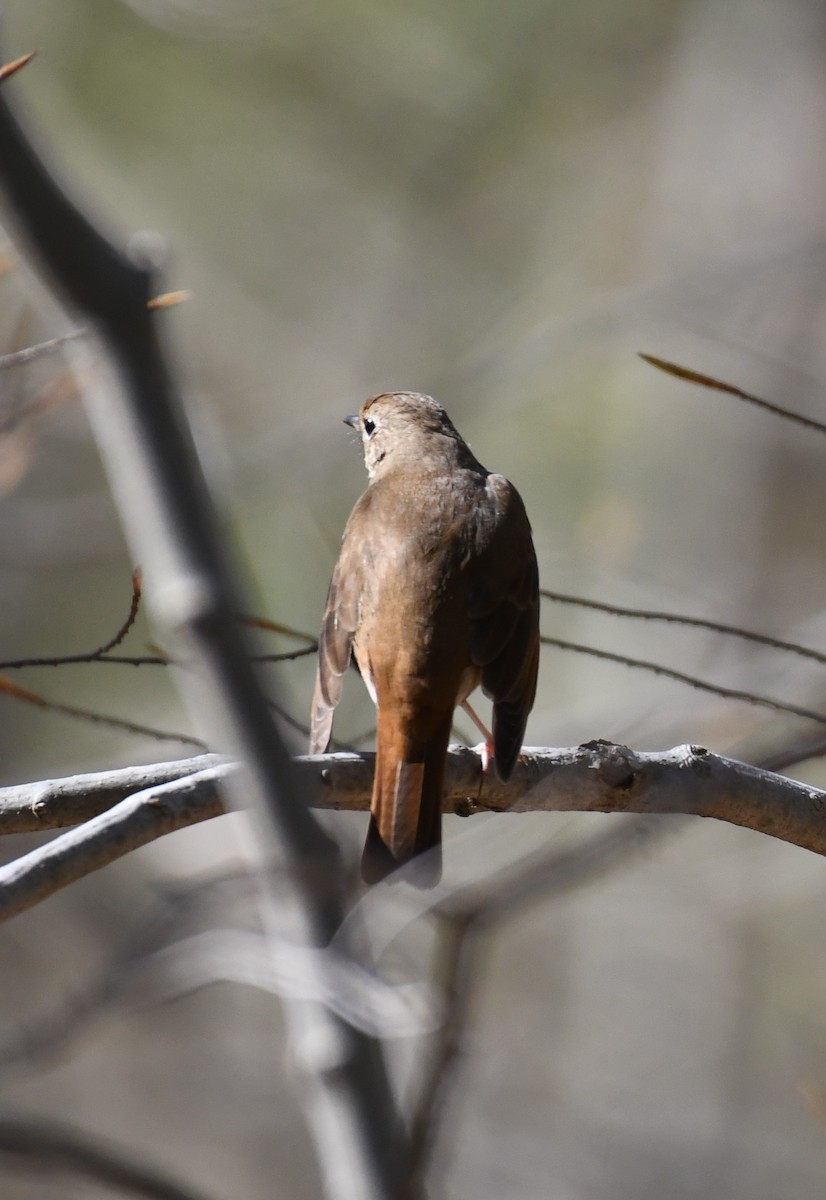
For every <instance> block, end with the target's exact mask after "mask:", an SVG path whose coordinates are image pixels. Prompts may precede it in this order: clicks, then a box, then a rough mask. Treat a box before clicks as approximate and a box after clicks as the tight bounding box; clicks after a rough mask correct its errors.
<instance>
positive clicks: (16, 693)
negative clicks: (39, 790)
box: [0, 675, 207, 750]
mask: <svg viewBox="0 0 826 1200" xmlns="http://www.w3.org/2000/svg"><path fill="white" fill-rule="evenodd" d="M0 692H1V693H2V694H3V695H5V696H9V697H10V698H11V699H12V700H22V701H23V702H24V704H33V705H34V706H35V708H42V709H44V710H46V711H47V712H54V713H60V714H61V715H62V716H64V717H73V718H74V719H75V720H78V721H87V722H89V724H91V725H105V726H106V727H107V729H119V730H121V731H122V732H124V733H134V734H136V735H137V736H138V737H147V738H152V739H153V740H154V741H156V742H179V743H180V744H181V745H183V746H193V747H195V748H196V749H201V750H206V748H207V745H206V742H204V741H202V740H201V738H197V737H193V736H192V735H191V734H189V733H176V732H174V731H173V730H170V729H158V728H156V727H155V726H153V725H142V724H140V723H139V722H137V721H130V720H128V719H127V718H126V717H113V716H111V715H110V714H109V713H102V712H97V711H96V710H95V709H91V708H80V707H78V705H76V704H63V703H61V701H59V700H48V699H47V698H46V697H45V696H41V695H40V693H39V692H34V691H32V689H31V688H27V687H23V686H22V685H21V684H19V683H15V682H14V680H12V679H7V678H6V677H5V676H3V675H0Z"/></svg>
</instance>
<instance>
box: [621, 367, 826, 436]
mask: <svg viewBox="0 0 826 1200" xmlns="http://www.w3.org/2000/svg"><path fill="white" fill-rule="evenodd" d="M640 358H641V359H643V361H644V362H647V363H650V364H651V366H652V367H657V369H658V370H660V371H665V373H666V375H674V376H676V378H677V379H685V380H687V382H688V383H696V384H699V386H700V387H705V388H711V389H712V390H713V391H716V392H725V393H726V394H727V395H729V396H736V397H737V399H738V400H745V401H747V403H749V404H755V405H756V406H757V407H758V408H763V409H765V410H766V411H767V412H770V413H772V414H773V415H774V416H775V417H782V418H783V419H784V420H785V421H793V422H794V423H795V424H796V425H802V426H803V427H804V428H805V429H813V430H814V431H815V433H826V424H824V423H823V421H816V420H815V419H814V417H804V416H802V415H801V414H800V413H796V412H792V410H791V409H789V408H783V407H782V406H781V405H779V404H772V403H771V402H770V401H769V400H762V399H761V398H760V397H759V396H753V395H752V394H751V392H744V391H743V390H742V389H741V388H738V387H734V386H733V385H732V384H730V383H723V381H722V380H721V379H715V378H714V377H713V376H712V375H701V374H700V372H699V371H692V370H691V368H690V367H681V366H678V364H677V363H673V362H668V360H667V359H665V358H657V357H655V355H653V354H642V353H640Z"/></svg>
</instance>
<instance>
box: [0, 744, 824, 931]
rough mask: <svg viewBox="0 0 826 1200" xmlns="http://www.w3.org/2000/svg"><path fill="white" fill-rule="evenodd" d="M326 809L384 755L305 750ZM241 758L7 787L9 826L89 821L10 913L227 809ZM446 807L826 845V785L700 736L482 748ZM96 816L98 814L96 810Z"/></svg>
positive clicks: (28, 860)
mask: <svg viewBox="0 0 826 1200" xmlns="http://www.w3.org/2000/svg"><path fill="white" fill-rule="evenodd" d="M294 765H295V769H296V772H297V774H298V777H299V779H300V781H301V784H302V787H303V789H304V792H305V794H306V795H307V797H308V799H309V800H310V803H311V804H312V805H313V806H314V807H316V808H327V809H340V810H349V811H358V812H361V811H365V810H366V809H368V808H369V806H370V791H371V784H372V775H373V755H372V754H328V755H319V756H316V757H306V758H298V759H295V760H294ZM238 769H239V768H238V767H237V766H236V765H235V764H234V763H231V762H229V761H227V760H225V759H220V758H218V756H216V755H202V756H201V757H199V758H191V759H184V760H182V761H179V762H174V763H159V764H155V765H152V766H148V767H130V768H127V769H126V770H124V771H108V772H102V773H101V774H99V775H77V776H74V777H72V778H69V779H57V780H51V781H48V782H43V783H32V784H25V785H21V786H19V787H12V788H3V789H0V833H2V832H6V833H8V832H21V831H24V830H34V829H42V830H45V829H55V828H61V827H63V826H66V825H67V824H71V823H72V822H81V821H85V823H83V824H79V825H78V828H76V829H73V830H72V831H71V832H69V833H64V834H62V835H61V836H59V837H57V838H55V839H54V840H53V841H51V842H50V843H49V844H48V845H46V846H42V847H40V848H39V849H37V850H33V851H32V852H31V853H29V854H27V855H25V856H23V857H22V858H20V859H17V860H16V861H15V862H12V863H10V864H8V866H5V867H3V868H2V869H0V919H4V918H6V917H10V916H13V915H14V914H15V913H18V912H21V911H22V910H23V909H25V908H29V907H31V906H32V905H33V904H36V903H38V902H39V901H40V900H42V899H44V898H45V897H46V896H49V895H51V894H52V893H53V892H56V891H58V890H59V889H60V888H63V887H65V886H66V885H67V884H69V883H71V882H73V881H74V880H75V879H79V878H81V877H82V876H84V875H87V874H89V873H90V872H91V871H95V870H98V869H99V868H100V867H102V866H105V865H106V864H107V863H109V862H113V861H114V860H115V859H117V858H120V857H121V856H122V855H124V854H127V853H128V852H129V851H130V850H134V849H136V848H137V847H138V846H143V845H145V844H146V843H147V842H150V841H153V840H154V839H155V838H159V837H162V836H163V835H164V834H166V833H171V832H172V831H173V830H176V829H183V828H185V827H186V826H188V825H194V824H196V823H197V822H199V821H205V820H208V819H209V818H210V817H215V816H218V815H220V814H221V813H222V812H223V811H224V808H223V806H222V802H221V798H220V795H219V790H218V784H219V782H220V781H221V780H223V779H225V778H226V776H227V775H228V774H230V773H232V772H235V771H237V770H238ZM444 811H445V812H448V813H451V812H453V813H460V814H462V815H464V816H470V815H472V814H473V813H477V812H502V813H504V812H509V813H522V812H605V813H609V812H633V813H684V814H687V815H689V816H698V817H714V818H716V819H717V820H719V821H728V822H730V823H731V824H734V825H742V826H744V827H745V828H747V829H754V830H756V831H757V832H759V833H765V834H769V835H770V836H772V837H776V838H780V839H782V840H783V841H786V842H792V843H793V844H794V845H796V846H802V847H804V848H805V849H807V850H813V851H814V852H815V853H816V854H826V792H822V791H819V790H818V789H817V788H812V787H808V786H807V785H805V784H802V783H797V782H796V781H795V780H792V779H786V778H784V777H783V776H781V775H775V774H773V773H772V772H770V771H762V770H760V769H759V768H758V767H753V766H749V765H748V764H747V763H741V762H736V761H735V760H733V759H728V758H722V757H721V756H720V755H716V754H710V753H709V752H708V751H706V750H703V749H701V748H699V747H693V746H677V747H675V749H673V750H668V751H664V752H659V753H653V754H645V753H639V752H636V751H633V750H629V749H628V748H627V747H625V746H615V745H613V744H612V743H609V742H591V743H589V744H587V745H585V746H577V747H574V748H572V749H564V750H540V749H528V750H526V751H525V752H524V754H523V756H522V758H521V760H520V761H519V762H518V763H517V766H516V769H515V770H514V773H513V776H512V778H511V780H510V781H509V783H507V784H503V783H500V782H499V781H498V780H497V779H496V778H495V776H493V775H487V776H483V775H482V770H481V763H480V760H479V756H478V755H477V754H476V753H475V752H474V751H472V750H467V749H462V748H458V747H454V748H453V749H452V750H451V751H450V754H449V756H448V770H447V779H446V794H445V801H444ZM90 814H98V815H92V816H91V817H90Z"/></svg>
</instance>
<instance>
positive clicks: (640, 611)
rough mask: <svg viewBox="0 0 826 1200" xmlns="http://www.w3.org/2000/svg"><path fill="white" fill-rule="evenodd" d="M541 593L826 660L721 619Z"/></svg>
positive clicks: (620, 614)
mask: <svg viewBox="0 0 826 1200" xmlns="http://www.w3.org/2000/svg"><path fill="white" fill-rule="evenodd" d="M539 594H540V596H544V597H545V598H546V600H553V601H555V602H556V603H558V604H572V605H575V606H576V607H577V608H588V609H591V610H592V611H593V612H601V613H607V614H609V615H610V616H612V617H630V618H631V619H632V620H635V621H663V622H666V623H668V624H671V625H685V626H688V627H689V628H692V629H708V630H709V631H710V632H711V633H722V634H724V635H725V636H727V637H735V638H740V639H741V640H742V641H746V642H753V643H754V644H755V645H757V646H767V647H768V648H769V649H772V650H783V651H785V652H786V653H788V654H797V655H799V656H800V657H801V658H809V659H811V660H812V661H813V662H818V663H826V654H823V653H821V651H820V650H812V649H810V647H808V646H800V645H798V643H797V642H786V641H783V640H782V639H781V638H774V637H769V635H768V634H765V633H754V632H753V631H752V630H749V629H741V628H740V626H739V625H725V624H723V623H722V622H721V621H711V620H707V619H706V618H705V617H687V616H685V615H684V614H682V613H672V612H660V611H657V610H656V609H648V608H625V607H624V606H622V605H619V604H608V603H606V602H605V601H604V600H586V599H585V598H584V597H583V596H569V595H566V594H565V593H564V592H552V591H550V590H549V589H548V588H540V589H539Z"/></svg>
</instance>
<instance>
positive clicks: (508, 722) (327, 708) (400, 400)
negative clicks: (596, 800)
mask: <svg viewBox="0 0 826 1200" xmlns="http://www.w3.org/2000/svg"><path fill="white" fill-rule="evenodd" d="M344 420H345V423H346V424H348V425H349V426H351V427H352V428H353V429H355V430H357V431H358V432H359V433H360V434H361V440H362V447H363V451H364V463H365V467H366V468H367V475H368V484H367V488H366V490H365V491H364V492H363V494H362V495H361V497H360V498H359V500H358V501H357V502H356V504H355V507H354V508H353V511H352V513H351V514H350V518H349V520H348V521H347V524H346V527H345V530H344V534H343V537H342V542H341V551H340V553H339V557H338V561H337V563H336V566H335V569H334V571H333V576H332V579H331V582H330V587H329V591H328V594H327V602H326V606H325V609H324V616H323V618H322V622H321V632H320V636H319V649H318V669H317V674H316V682H315V689H314V693H313V702H312V715H311V734H310V753H311V754H323V753H324V752H325V751H326V749H327V747H328V745H329V742H330V735H331V730H332V722H333V712H334V710H335V707H336V705H337V704H338V702H339V699H340V697H341V692H342V684H343V679H344V675H345V673H346V672H347V669H348V667H349V665H350V662H351V660H355V664H356V666H357V668H358V670H359V672H360V674H361V677H362V679H363V681H364V683H365V685H366V687H367V690H368V692H369V693H370V696H371V698H372V699H373V701H374V703H375V704H376V708H377V728H376V763H375V775H374V780H373V792H372V799H371V804H370V821H369V827H368V832H367V839H366V842H365V846H364V853H363V856H362V862H361V873H362V878H363V879H364V881H365V882H366V883H368V884H373V883H377V882H379V881H380V880H382V879H384V878H386V877H387V876H388V875H389V874H391V872H393V871H394V870H396V869H397V868H398V867H401V866H402V865H404V864H405V863H408V862H410V861H411V860H412V859H416V860H417V863H416V867H415V869H414V868H413V867H411V868H410V870H409V871H408V872H407V873H406V877H409V878H410V881H411V882H413V883H415V884H417V885H418V886H420V887H432V886H435V884H436V883H438V881H439V880H440V878H441V873H442V859H441V840H442V835H441V819H442V817H441V813H442V799H443V789H444V776H445V768H446V760H447V749H448V743H449V740H450V731H451V725H452V722H453V714H454V709H455V708H456V707H457V706H460V705H461V706H463V707H465V708H466V710H467V711H468V713H469V714H470V715H471V717H472V718H473V719H474V720H475V721H476V722H477V724H479V726H480V728H481V729H483V731H484V732H485V735H486V737H485V752H486V753H485V769H488V765H489V762H492V764H493V767H494V769H495V771H496V774H497V776H498V777H499V778H500V779H501V780H503V781H505V780H507V779H508V778H509V777H510V775H511V772H512V770H513V767H514V764H515V762H516V760H517V757H518V755H519V752H520V750H521V748H522V740H523V737H524V733H525V726H526V723H527V720H528V714H529V713H530V710H531V708H532V706H533V702H534V698H535V695H536V681H537V670H538V663H539V577H538V568H537V562H536V554H535V551H534V546H533V541H532V536H531V526H530V523H529V521H528V516H527V513H526V511H525V505H524V504H523V502H522V499H521V497H520V495H519V493H518V492H517V490H516V488H515V487H514V486H513V484H511V483H510V482H509V481H508V480H507V479H506V478H505V477H504V476H503V475H498V474H494V473H492V472H490V471H488V470H486V468H485V467H483V466H482V464H481V463H480V462H479V461H478V460H477V459H476V458H475V457H474V455H473V453H472V451H471V449H470V447H469V446H468V445H467V443H466V442H465V441H464V440H463V438H462V437H461V435H460V434H459V433H458V431H457V430H456V428H455V427H454V425H453V423H452V421H451V420H450V418H449V417H448V415H447V413H446V412H445V410H444V409H443V408H442V406H441V405H440V404H438V403H437V401H436V400H434V399H433V398H432V397H431V396H426V395H424V394H422V393H419V392H382V393H380V394H378V395H375V396H371V397H370V398H369V399H368V400H366V401H365V402H364V404H363V405H362V406H361V409H360V411H359V413H358V415H357V416H348V417H345V418H344ZM479 684H481V686H482V690H483V692H484V693H485V694H486V695H487V696H488V697H489V698H490V699H491V700H492V702H493V705H492V713H493V715H492V732H491V733H488V732H487V730H485V727H484V726H483V725H482V724H481V722H479V720H478V718H477V717H476V715H475V713H474V712H473V710H472V709H470V706H469V704H468V702H467V701H468V696H469V695H470V693H471V692H472V691H473V690H474V688H476V687H477V686H478V685H479Z"/></svg>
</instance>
